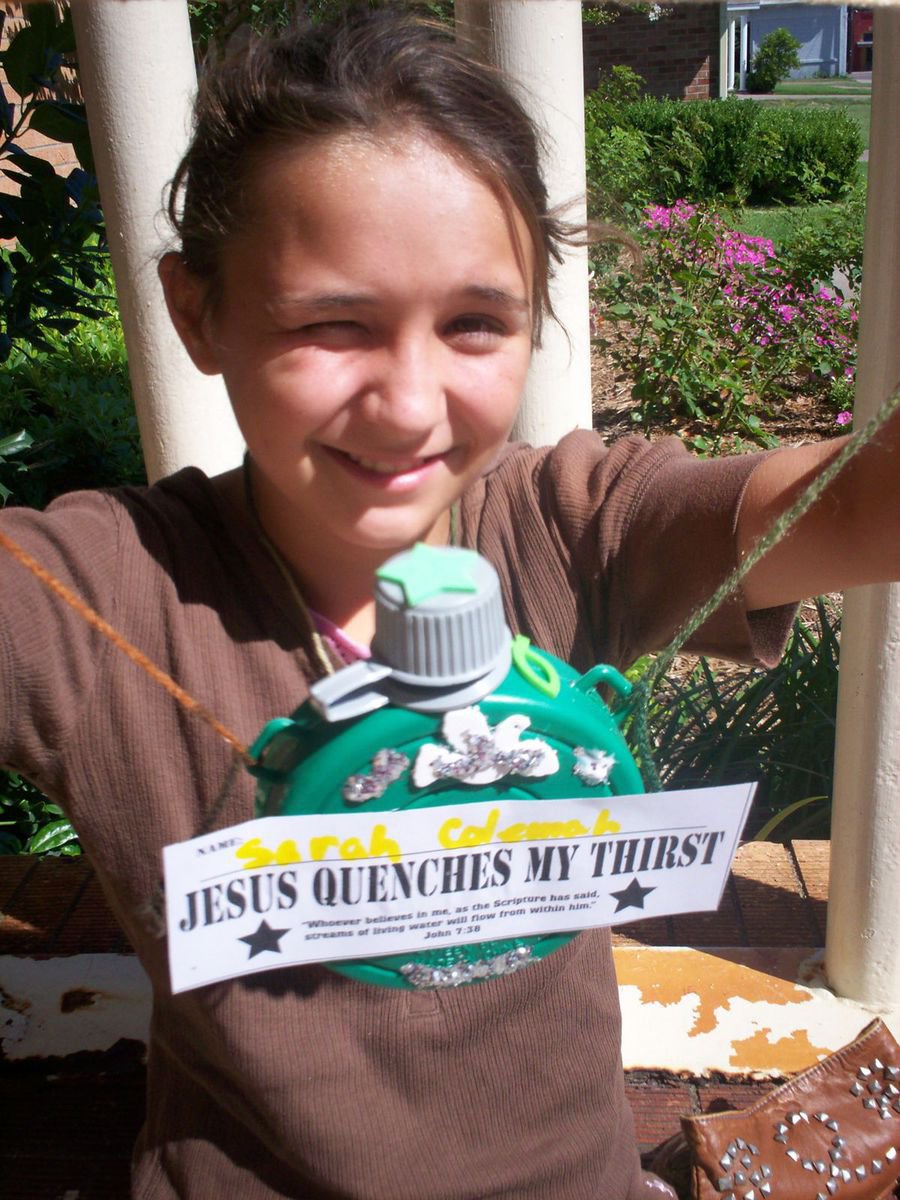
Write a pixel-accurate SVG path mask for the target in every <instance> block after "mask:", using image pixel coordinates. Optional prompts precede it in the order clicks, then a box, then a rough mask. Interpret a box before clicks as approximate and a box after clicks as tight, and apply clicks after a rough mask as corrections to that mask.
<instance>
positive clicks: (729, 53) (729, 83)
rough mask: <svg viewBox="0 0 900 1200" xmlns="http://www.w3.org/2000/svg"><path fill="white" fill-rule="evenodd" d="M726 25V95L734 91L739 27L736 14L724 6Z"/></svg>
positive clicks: (721, 10) (723, 12)
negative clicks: (737, 29)
mask: <svg viewBox="0 0 900 1200" xmlns="http://www.w3.org/2000/svg"><path fill="white" fill-rule="evenodd" d="M720 12H721V13H722V14H723V17H724V20H725V24H726V30H727V32H726V35H725V37H726V44H725V95H726V96H727V95H728V93H729V92H733V91H734V52H735V28H736V26H737V18H736V17H735V15H734V13H730V12H729V11H728V9H727V8H726V6H725V5H724V4H723V5H722V6H721V8H720Z"/></svg>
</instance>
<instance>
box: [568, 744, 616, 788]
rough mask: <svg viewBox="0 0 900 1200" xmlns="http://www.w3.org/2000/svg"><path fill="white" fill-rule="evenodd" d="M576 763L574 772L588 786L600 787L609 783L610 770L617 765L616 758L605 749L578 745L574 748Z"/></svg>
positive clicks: (573, 768)
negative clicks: (590, 748)
mask: <svg viewBox="0 0 900 1200" xmlns="http://www.w3.org/2000/svg"><path fill="white" fill-rule="evenodd" d="M574 754H575V765H574V766H573V767H572V774H573V775H574V776H575V778H576V779H580V780H581V782H582V783H585V784H587V785H588V787H599V786H600V784H603V783H608V782H609V776H610V772H611V771H612V769H613V767H614V766H615V765H616V760H615V758H614V757H613V756H612V755H611V754H607V753H606V751H605V750H589V749H586V748H585V747H584V746H576V747H575V750H574Z"/></svg>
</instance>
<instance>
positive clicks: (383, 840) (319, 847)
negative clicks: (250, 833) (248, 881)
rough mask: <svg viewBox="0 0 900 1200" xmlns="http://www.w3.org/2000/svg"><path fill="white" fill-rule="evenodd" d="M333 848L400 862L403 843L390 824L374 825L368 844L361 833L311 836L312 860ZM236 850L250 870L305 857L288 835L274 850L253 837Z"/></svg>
mask: <svg viewBox="0 0 900 1200" xmlns="http://www.w3.org/2000/svg"><path fill="white" fill-rule="evenodd" d="M332 851H333V852H334V854H335V857H337V858H342V859H354V858H389V859H390V860H391V862H399V861H400V859H401V858H402V851H401V849H400V844H399V842H397V841H395V840H394V838H392V837H388V832H387V826H386V825H375V826H374V827H373V829H372V833H371V835H370V836H369V842H368V845H367V844H366V843H365V842H364V841H362V840H361V839H360V838H358V837H348V838H343V839H341V838H339V837H335V836H334V835H333V834H324V835H322V836H320V837H312V838H310V839H309V846H308V848H307V852H306V855H305V857H306V858H307V859H309V860H310V861H311V862H321V861H322V859H324V858H327V857H328V855H329V853H330V852H332ZM234 853H235V857H236V858H238V859H240V860H241V863H242V864H243V867H244V870H246V871H255V870H258V868H260V867H271V866H272V865H273V864H274V865H277V866H279V867H283V866H286V865H287V864H288V863H298V862H303V861H304V855H303V853H302V852H301V851H300V848H299V847H298V845H297V843H296V841H295V840H294V839H293V838H285V839H284V841H282V842H279V843H278V845H277V846H276V847H275V849H274V850H271V849H270V848H269V847H268V846H265V845H263V841H262V838H258V837H255V838H250V840H249V841H247V842H244V843H243V845H241V846H239V847H238V848H237V850H235V852H234Z"/></svg>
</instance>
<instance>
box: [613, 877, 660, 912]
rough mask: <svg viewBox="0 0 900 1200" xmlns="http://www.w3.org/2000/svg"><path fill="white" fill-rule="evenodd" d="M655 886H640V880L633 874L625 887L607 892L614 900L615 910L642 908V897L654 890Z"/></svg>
mask: <svg viewBox="0 0 900 1200" xmlns="http://www.w3.org/2000/svg"><path fill="white" fill-rule="evenodd" d="M655 891H656V888H655V887H649V888H647V887H641V884H640V880H639V879H638V877H637V876H636V875H635V877H634V879H632V881H631V883H629V885H628V887H627V888H624V889H623V890H622V891H621V892H610V893H609V894H610V895H611V896H612V897H613V898H614V899H615V900H616V902H617V903H616V912H621V911H622V909H623V908H643V907H644V897H645V896H649V895H650V893H651V892H655Z"/></svg>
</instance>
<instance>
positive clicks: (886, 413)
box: [0, 385, 900, 797]
mask: <svg viewBox="0 0 900 1200" xmlns="http://www.w3.org/2000/svg"><path fill="white" fill-rule="evenodd" d="M898 408H900V385H898V386H897V387H896V388H895V389H894V391H893V392H892V393H891V395H890V396H888V398H887V400H885V402H884V403H883V404H882V405H881V407H880V408H879V409H878V411H877V412H876V413H875V414H874V415H873V416H872V417H871V418H870V419H869V420H868V421H867V422H866V424H865V425H864V426H863V427H862V428H861V429H859V430H858V431H857V432H856V433H854V434H852V435H851V437H850V438H849V439H848V440H847V442H846V443H845V444H844V446H843V447H842V448H841V450H840V451H839V453H838V454H836V455H835V457H834V458H833V459H832V460H831V462H830V463H829V464H828V466H827V467H825V468H824V470H822V472H821V473H820V474H819V475H817V476H816V478H815V479H814V480H813V482H812V483H811V484H810V485H809V487H807V488H806V489H805V490H804V491H803V492H802V494H801V495H800V496H799V497H798V498H797V499H796V500H795V501H794V503H793V504H792V505H791V506H790V507H789V508H788V509H786V510H785V512H783V513H782V515H781V516H780V517H779V518H778V519H777V520H776V521H774V522H773V524H772V527H771V528H770V529H769V531H768V532H767V533H766V534H764V535H763V536H762V537H761V538H760V539H759V541H758V542H757V543H756V545H755V546H754V547H753V549H752V550H751V551H750V552H749V553H748V554H747V556H746V557H745V559H744V561H743V562H742V563H740V565H739V566H738V567H736V568H735V570H734V571H732V572H731V573H730V574H729V575H728V576H727V578H726V579H725V580H724V582H723V583H722V584H721V585H720V586H719V587H718V588H717V589H716V591H715V592H714V593H713V594H712V595H711V596H710V597H709V599H708V600H706V601H705V602H704V603H703V604H701V605H700V606H699V607H698V608H697V609H695V611H694V612H693V613H692V614H691V615H690V617H688V619H687V620H686V621H685V622H684V624H683V625H681V626H680V627H679V629H678V630H677V631H676V633H675V634H674V636H673V637H672V639H671V641H670V642H669V643H668V645H667V646H665V647H664V648H663V649H662V650H661V651H660V652H659V654H658V655H657V658H656V660H655V662H654V664H653V666H652V667H651V668H650V669H649V670H648V671H647V672H646V674H645V675H643V676H642V678H641V679H639V680H638V682H637V683H636V684H635V686H634V690H633V692H632V694H631V697H630V698H629V702H628V703H629V708H630V710H631V713H632V723H631V730H632V739H633V742H634V745H635V749H636V750H637V753H638V757H639V761H640V765H641V770H642V772H643V775H644V779H645V782H646V784H647V786H648V787H650V788H651V790H653V791H661V790H662V784H661V781H660V778H659V773H658V772H657V769H656V763H655V761H654V754H653V747H652V744H651V738H650V729H649V716H648V710H649V703H650V698H651V696H652V694H653V692H654V690H655V689H656V687H657V685H658V684H659V682H660V680H661V679H662V678H663V676H664V675H665V673H666V671H667V670H668V669H669V667H670V666H671V663H672V660H673V659H674V658H675V656H676V654H677V653H678V652H679V650H681V649H682V647H683V646H684V645H685V644H686V643H687V642H688V641H689V640H690V638H691V637H693V635H694V634H695V633H696V632H697V630H698V629H699V628H700V627H701V626H702V625H703V624H704V623H705V622H706V621H707V620H708V619H709V618H710V617H711V616H712V614H713V613H714V612H715V611H716V609H717V608H719V606H720V605H721V604H722V603H723V602H724V601H725V600H727V599H728V597H729V596H730V595H731V594H732V593H733V592H734V591H735V590H736V589H737V587H738V586H739V584H740V582H741V580H742V579H743V578H744V577H745V576H746V575H747V574H748V572H750V571H752V570H753V568H754V567H755V566H756V564H757V563H758V562H759V561H760V559H762V558H763V556H764V555H766V554H768V552H769V551H770V550H771V549H772V547H773V546H774V545H776V543H777V542H779V541H781V539H782V538H783V537H784V536H785V534H787V533H788V531H789V530H790V529H791V528H792V527H793V526H794V525H795V524H796V523H797V521H799V520H800V518H801V517H803V516H804V515H805V513H806V512H808V511H809V509H810V508H811V507H812V505H813V504H814V503H815V502H816V500H818V498H819V496H821V494H822V493H823V492H824V491H825V489H826V488H827V487H828V486H829V485H830V484H831V482H832V481H833V480H834V479H835V477H836V476H837V475H838V474H839V473H840V472H841V471H842V470H843V469H844V467H845V466H846V465H847V463H848V462H849V461H850V460H851V459H852V458H853V457H854V455H856V454H857V453H858V452H859V450H860V449H861V448H862V447H863V446H864V445H865V444H866V443H867V442H869V441H871V440H872V438H873V437H874V436H875V434H876V433H877V432H878V430H879V429H880V428H881V427H882V425H884V423H885V422H886V421H887V420H888V418H889V417H890V416H891V415H892V414H893V413H894V412H895V411H896V410H897V409H898ZM251 511H252V509H251ZM450 520H451V544H452V543H455V540H456V528H455V526H456V520H457V518H456V512H455V511H454V510H451V518H450ZM0 547H2V548H3V549H4V550H6V551H7V552H8V553H9V554H11V555H12V557H13V558H15V559H16V561H17V562H19V563H21V565H22V566H23V567H25V568H26V569H27V570H28V571H30V572H31V573H32V575H34V576H35V578H36V579H37V580H38V581H39V582H40V583H41V584H43V586H44V587H46V588H47V589H48V590H49V591H50V592H52V593H53V594H54V595H56V596H58V597H59V599H60V600H62V601H63V602H64V603H66V604H68V605H69V607H70V608H72V609H74V610H75V612H76V613H78V615H79V616H80V617H82V619H83V620H85V621H86V622H87V623H88V624H89V625H91V626H92V627H93V628H94V629H96V630H97V632H98V633H100V634H101V635H102V636H103V637H105V638H107V639H108V640H109V641H110V642H112V643H113V645H114V646H115V647H116V648H117V649H118V650H120V651H121V652H122V653H123V654H124V655H126V657H128V658H129V659H131V661H132V662H133V663H134V664H135V665H136V666H137V667H139V668H140V669H141V670H142V671H144V672H146V674H147V675H149V676H150V678H151V679H153V680H154V681H155V682H156V683H158V684H159V685H160V686H161V687H163V688H164V689H165V690H166V691H167V692H168V693H169V695H170V696H171V697H172V698H173V699H174V700H175V701H176V702H177V703H178V704H180V705H181V707H182V708H183V709H185V710H186V711H187V712H188V713H190V714H192V715H193V716H196V717H197V718H199V719H200V720H201V721H203V722H205V724H206V725H208V726H209V727H210V729H212V730H213V732H214V733H216V734H218V736H219V737H221V738H222V739H223V740H224V741H225V742H226V743H227V744H228V745H229V746H230V747H231V748H232V750H234V752H235V755H236V758H235V763H234V764H233V766H232V769H231V771H229V775H228V777H227V778H226V781H225V785H224V787H223V789H222V793H221V795H222V796H223V797H224V796H227V794H228V792H229V790H230V787H231V785H232V783H233V779H234V774H233V772H234V770H235V769H236V763H237V761H238V760H239V761H241V762H243V763H244V764H246V765H247V766H252V765H253V764H254V759H253V758H252V757H251V756H250V753H249V751H248V750H247V747H246V746H245V745H244V743H243V742H242V741H241V740H240V739H239V738H238V737H237V735H236V734H234V733H232V731H231V730H230V729H228V727H227V726H226V725H224V724H223V723H222V722H221V721H219V720H218V718H217V717H215V716H214V715H213V714H212V713H211V712H210V711H209V709H207V708H205V707H204V705H202V704H201V703H200V701H199V700H196V699H195V698H194V697H193V696H191V695H190V693H189V692H186V691H185V690H184V688H182V687H181V686H180V685H179V684H177V683H176V682H175V680H174V679H172V677H171V676H170V675H167V674H166V672H165V671H163V670H162V669H161V668H160V667H158V666H157V665H156V664H155V663H154V662H152V661H151V660H150V659H149V658H148V657H147V656H146V654H144V653H143V652H142V651H140V650H138V648H137V647H136V646H134V645H132V643H131V642H129V641H128V640H127V639H126V638H125V637H123V636H122V634H121V633H119V632H118V630H116V629H114V628H113V627H112V626H111V625H110V624H109V623H108V622H107V621H105V620H104V619H103V618H102V617H101V616H100V615H99V613H97V612H96V611H95V610H94V609H93V608H91V606H90V605H89V604H86V603H85V601H83V600H82V599H80V598H79V597H78V596H76V595H75V593H74V592H72V591H71V590H70V589H69V588H67V587H66V586H65V584H63V583H61V582H60V581H59V580H58V579H56V577H55V576H54V575H52V574H51V573H50V572H49V571H48V570H46V568H44V567H42V566H41V565H40V563H39V562H38V561H37V560H36V559H35V558H33V557H32V556H31V555H30V554H29V553H28V552H27V551H26V550H24V549H23V548H22V547H21V546H20V545H19V544H18V542H16V541H15V540H14V539H13V538H11V537H9V535H8V534H6V533H3V532H2V531H0ZM277 561H278V556H277V555H276V562H277ZM289 582H292V581H291V580H289ZM294 586H295V587H296V585H294ZM303 607H304V608H305V605H304V606H303ZM329 666H330V664H329Z"/></svg>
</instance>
